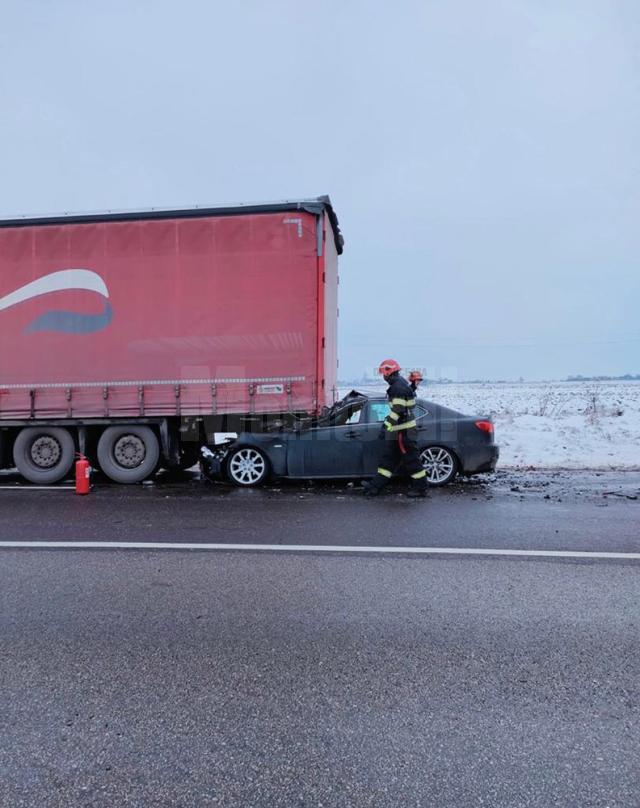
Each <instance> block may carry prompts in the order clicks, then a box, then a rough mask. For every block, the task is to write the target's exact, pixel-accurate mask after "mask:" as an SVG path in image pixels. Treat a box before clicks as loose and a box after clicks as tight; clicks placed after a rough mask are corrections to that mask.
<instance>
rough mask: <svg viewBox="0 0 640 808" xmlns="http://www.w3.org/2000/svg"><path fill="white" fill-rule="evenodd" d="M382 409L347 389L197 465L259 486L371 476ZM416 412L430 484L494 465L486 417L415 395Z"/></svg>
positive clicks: (237, 481)
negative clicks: (310, 414) (303, 419)
mask: <svg viewBox="0 0 640 808" xmlns="http://www.w3.org/2000/svg"><path fill="white" fill-rule="evenodd" d="M388 411H389V407H388V404H387V401H386V399H385V398H383V397H379V398H370V397H368V396H365V395H363V394H361V393H358V392H356V391H352V392H351V393H349V394H348V395H347V396H345V397H344V398H343V399H342V400H341V401H339V402H338V403H337V404H335V405H334V406H333V407H332V408H331V409H330V410H328V411H327V412H326V413H324V414H323V415H322V416H321V417H320V418H318V419H317V420H315V421H310V422H308V423H306V424H301V425H298V426H297V427H295V428H291V429H280V430H279V431H277V432H258V433H252V432H242V433H240V434H239V435H238V436H237V438H235V439H232V440H230V441H228V442H227V443H226V444H224V445H223V446H217V447H215V448H214V447H212V449H211V450H210V451H208V450H206V449H205V450H203V451H204V453H205V454H206V456H207V457H206V459H205V461H204V462H203V466H204V467H205V470H206V471H208V472H209V473H210V474H212V475H213V476H215V475H216V474H219V475H223V476H226V477H227V478H228V479H229V480H230V481H231V482H233V483H235V484H236V485H240V486H254V485H260V484H261V483H263V482H265V481H266V480H267V479H268V478H269V477H276V478H278V477H280V478H284V477H289V478H292V479H305V480H308V479H337V478H351V479H359V478H365V477H373V475H374V474H375V473H376V469H377V467H378V458H379V455H380V452H381V448H382V447H381V444H380V440H379V435H380V430H381V423H382V421H383V420H384V418H385V416H386V414H387V412H388ZM415 415H416V421H417V426H418V448H419V451H420V457H421V459H422V463H423V465H424V467H425V469H426V471H427V479H428V481H429V484H430V485H432V486H441V485H446V484H447V483H450V482H451V481H452V480H453V479H454V477H455V476H456V474H464V475H471V474H481V473H483V472H491V471H493V470H494V469H495V467H496V463H497V460H498V454H499V448H498V446H496V444H495V443H494V428H493V423H492V421H491V419H490V418H481V417H476V416H468V415H463V414H462V413H459V412H456V411H455V410H450V409H448V408H447V407H443V406H442V405H440V404H435V403H433V402H432V401H425V400H424V399H417V403H416V407H415ZM399 472H401V469H399Z"/></svg>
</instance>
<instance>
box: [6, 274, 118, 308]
mask: <svg viewBox="0 0 640 808" xmlns="http://www.w3.org/2000/svg"><path fill="white" fill-rule="evenodd" d="M67 289H83V290H86V291H88V292H97V293H98V294H99V295H102V296H103V297H106V298H108V297H109V290H108V289H107V286H106V284H105V282H104V281H103V280H102V278H101V277H100V275H98V273H97V272H92V271H91V270H90V269H61V270H60V271H59V272H52V273H51V274H50V275H45V276H44V277H42V278H38V280H35V281H32V282H31V283H27V284H26V285H25V286H21V287H20V288H19V289H16V290H15V292H11V294H8V295H5V296H4V297H2V298H0V311H2V310H3V309H8V308H10V307H11V306H15V305H16V304H18V303H22V302H24V301H25V300H31V298H34V297H39V296H40V295H47V294H49V293H50V292H63V291H66V290H67Z"/></svg>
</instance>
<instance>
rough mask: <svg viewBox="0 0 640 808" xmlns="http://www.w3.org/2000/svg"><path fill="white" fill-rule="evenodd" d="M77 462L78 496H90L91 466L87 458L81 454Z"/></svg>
mask: <svg viewBox="0 0 640 808" xmlns="http://www.w3.org/2000/svg"><path fill="white" fill-rule="evenodd" d="M77 457H78V459H77V460H76V494H88V493H89V491H90V490H91V466H90V465H89V461H88V460H87V458H86V457H85V456H84V455H82V454H79V455H78V456H77Z"/></svg>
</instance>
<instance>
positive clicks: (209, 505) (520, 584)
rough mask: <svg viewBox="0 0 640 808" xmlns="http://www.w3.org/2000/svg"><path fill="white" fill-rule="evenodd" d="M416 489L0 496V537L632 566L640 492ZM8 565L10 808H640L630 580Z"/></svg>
mask: <svg viewBox="0 0 640 808" xmlns="http://www.w3.org/2000/svg"><path fill="white" fill-rule="evenodd" d="M11 482H12V481H11V479H10V478H9V479H6V480H5V483H6V484H8V485H11ZM401 491H402V489H394V490H393V491H392V492H390V493H389V494H388V495H387V496H385V497H383V498H381V499H379V500H375V501H366V500H364V499H362V497H361V494H360V493H359V492H358V491H357V490H356V489H355V488H351V487H348V486H342V485H329V484H323V485H314V486H304V485H303V486H293V485H287V486H279V487H272V488H270V489H266V490H264V491H240V490H236V489H230V488H227V487H225V486H219V485H210V484H206V483H203V482H201V481H198V480H196V479H194V478H190V479H189V478H187V479H186V480H182V481H180V482H177V481H170V480H162V479H160V480H159V481H158V482H157V484H155V485H153V486H140V487H136V488H134V489H122V488H119V487H117V486H96V489H95V491H94V492H93V493H92V494H91V495H89V496H88V497H85V498H82V497H77V496H75V495H74V494H73V493H72V492H70V491H35V490H29V491H25V490H23V489H15V490H1V491H0V502H2V514H3V519H2V522H1V524H0V538H2V539H4V540H23V541H28V540H32V539H37V538H39V539H42V538H49V539H54V538H63V539H74V540H78V541H81V540H83V539H94V540H105V541H108V540H113V539H115V538H129V539H135V540H140V541H151V540H158V539H166V540H171V541H172V542H180V541H190V542H193V541H198V540H202V541H214V540H215V541H218V542H222V543H224V542H242V541H251V542H256V543H269V544H282V543H305V542H306V543H314V544H318V543H326V544H358V543H360V544H363V545H364V544H366V545H371V546H373V545H378V546H385V545H386V546H388V545H390V544H394V545H407V546H409V545H412V546H417V545H422V546H426V545H436V544H437V545H438V546H450V547H481V546H486V547H499V546H501V547H505V548H510V547H512V548H518V547H524V546H526V547H534V546H535V547H553V548H565V549H568V548H576V547H581V548H587V549H589V550H599V549H600V550H602V549H611V548H613V549H616V550H620V551H638V550H640V536H639V534H640V501H638V500H637V499H633V497H635V496H637V494H638V492H640V475H637V474H634V473H629V474H626V475H616V474H603V475H600V476H597V475H595V474H570V473H557V474H546V473H538V474H535V475H534V474H532V473H519V474H515V473H509V474H504V475H500V474H499V475H497V476H496V477H495V478H492V479H489V480H485V481H480V480H478V481H471V482H468V483H461V484H459V485H456V486H454V487H452V488H450V489H445V490H438V491H433V492H432V494H431V497H430V499H429V500H427V501H426V502H414V501H410V500H407V498H406V497H404V496H403V494H402V493H401ZM545 497H548V498H545ZM0 559H1V566H0V602H1V605H2V609H1V625H0V683H1V686H2V691H1V693H2V701H1V702H0V736H1V737H2V738H3V745H2V752H1V753H0V805H2V806H7V807H8V806H11V808H13V806H43V805H46V806H65V807H68V806H100V807H102V806H104V808H107V806H109V808H110V807H111V806H114V805H117V806H126V805H132V806H140V805H145V806H147V805H149V806H185V808H186V807H187V806H189V808H191V806H219V805H229V806H231V805H233V806H236V805H247V806H254V805H255V806H263V805H264V806H291V805H299V806H320V805H322V806H394V807H395V806H399V805H402V806H405V805H407V806H443V805H446V806H479V805H486V806H541V807H542V806H544V807H545V808H547V806H569V805H571V806H573V805H576V806H578V805H579V806H581V807H582V806H602V807H603V808H604V806H611V808H613V806H625V808H627V807H628V806H632V805H635V804H637V802H638V782H639V781H640V745H639V744H638V720H639V718H640V702H639V699H638V692H639V690H640V688H639V685H640V651H639V643H638V637H639V632H640V629H639V625H640V598H639V597H638V591H639V589H638V580H639V579H638V575H639V574H640V564H638V563H636V562H630V561H606V560H605V561H603V560H598V561H585V560H572V559H545V560H539V559H535V560H531V559H521V558H519V559H511V558H500V557H493V556H490V557H485V558H480V559H479V558H473V557H466V556H463V557H459V558H458V557H455V558H451V557H437V556H436V557H434V556H426V557H409V556H406V555H392V556H384V557H380V556H375V555H373V554H366V555H363V556H359V557H354V556H348V555H344V554H339V553H335V554H334V553H332V554H329V555H318V554H314V553H311V554H306V555H293V554H287V553H285V554H272V553H269V552H261V553H254V552H246V551H245V552H224V551H222V552H203V551H197V550H196V551H189V552H181V551H172V552H157V551H152V550H136V551H118V550H113V551H112V550H109V551H100V552H95V551H88V550H82V549H74V550H44V551H41V550H33V549H28V550H24V549H20V550H15V549H3V550H0Z"/></svg>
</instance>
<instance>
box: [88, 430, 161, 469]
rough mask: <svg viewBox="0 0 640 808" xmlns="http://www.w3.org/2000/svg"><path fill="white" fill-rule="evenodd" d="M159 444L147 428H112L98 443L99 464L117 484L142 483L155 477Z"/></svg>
mask: <svg viewBox="0 0 640 808" xmlns="http://www.w3.org/2000/svg"><path fill="white" fill-rule="evenodd" d="M159 459H160V444H159V443H158V438H157V437H156V436H155V433H154V431H153V430H152V429H150V428H149V427H148V426H126V425H123V426H110V427H108V429H105V431H104V432H103V433H102V435H101V436H100V440H99V441H98V463H99V464H100V468H101V469H102V471H103V472H104V473H105V474H106V475H107V477H109V479H111V480H113V481H114V482H116V483H140V482H142V481H143V480H144V479H146V478H147V477H149V476H150V475H151V474H153V473H154V471H155V470H156V467H157V465H158V460H159Z"/></svg>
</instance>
